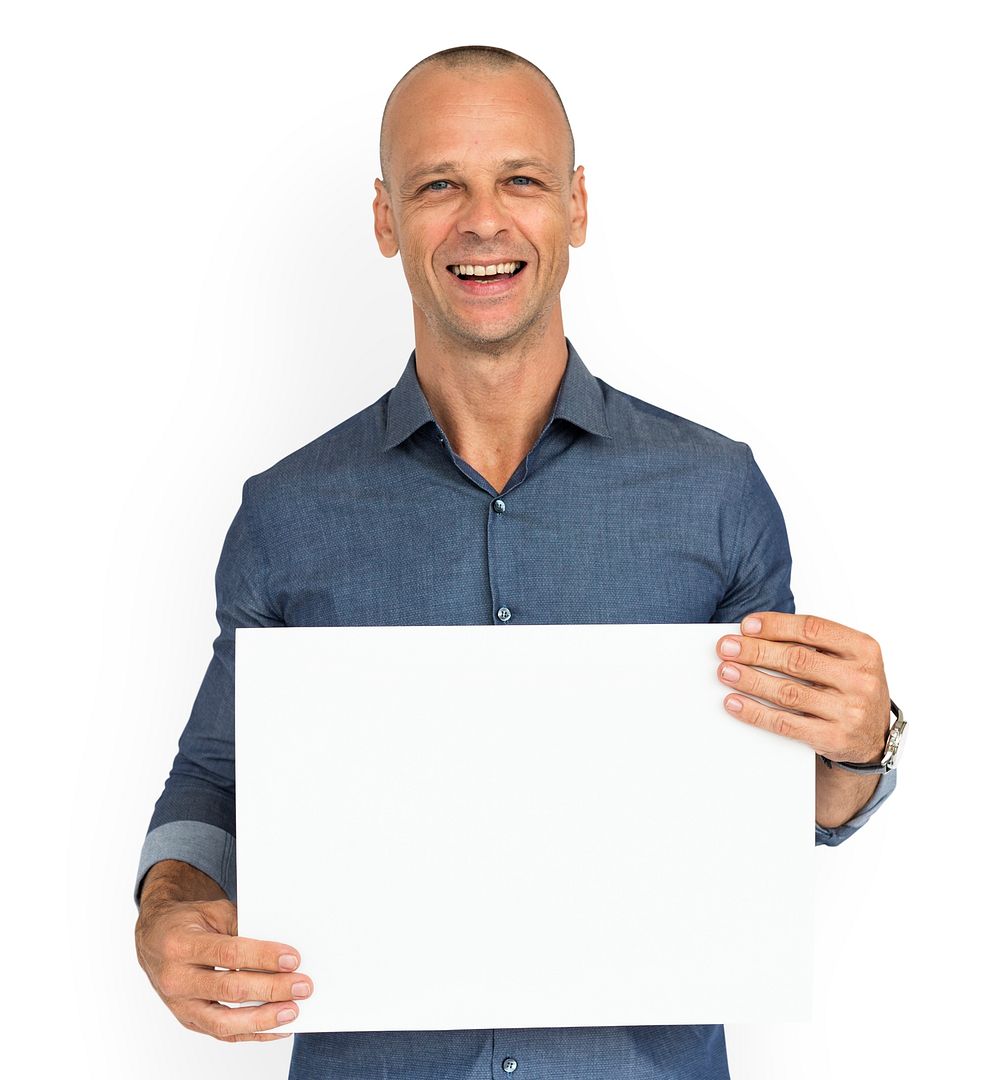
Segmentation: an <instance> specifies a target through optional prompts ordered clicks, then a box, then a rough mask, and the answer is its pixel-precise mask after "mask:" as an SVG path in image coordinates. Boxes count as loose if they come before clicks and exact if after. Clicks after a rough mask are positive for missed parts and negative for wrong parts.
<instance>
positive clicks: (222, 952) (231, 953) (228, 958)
mask: <svg viewBox="0 0 1000 1080" xmlns="http://www.w3.org/2000/svg"><path fill="white" fill-rule="evenodd" d="M216 959H217V961H218V966H219V967H224V968H238V967H239V966H240V963H239V960H240V956H239V946H238V945H237V942H236V938H234V937H222V938H221V939H220V941H219V945H218V949H217V952H216Z"/></svg>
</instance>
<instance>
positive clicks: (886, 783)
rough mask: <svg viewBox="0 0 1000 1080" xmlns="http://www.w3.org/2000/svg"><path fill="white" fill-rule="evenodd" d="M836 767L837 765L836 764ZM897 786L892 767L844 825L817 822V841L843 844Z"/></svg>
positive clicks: (818, 842)
mask: <svg viewBox="0 0 1000 1080" xmlns="http://www.w3.org/2000/svg"><path fill="white" fill-rule="evenodd" d="M834 768H836V765H835V766H834ZM895 787H896V770H895V769H890V771H889V772H887V773H883V774H882V775H881V776H880V777H879V781H878V784H877V785H876V787H875V790H874V791H873V792H872V797H871V798H870V799H869V800H868V802H866V803H865V805H864V806H862V807H861V809H860V810H859V811H858V812H857V813H856V814H855V815H854V817H852V818H851V819H850V821H845V822H844V824H843V825H835V826H834V827H833V828H832V829H827V828H825V827H824V826H823V825H820V824H819V822H817V823H816V843H817V844H825V845H826V846H827V847H836V846H837V844H842V843H843V842H844V841H845V840H846V839H847V838H848V837H849V836H853V835H854V834H855V833H856V832H857V831H858V829H860V828H861V826H862V825H864V823H865V822H866V821H867V820H868V819H869V818H870V817H871V816H872V814H874V813H875V811H876V810H877V809H878V808H879V807H880V806H881V805H882V803H884V802H885V800H886V799H888V798H889V796H890V795H891V794H892V792H893V791H894V790H895Z"/></svg>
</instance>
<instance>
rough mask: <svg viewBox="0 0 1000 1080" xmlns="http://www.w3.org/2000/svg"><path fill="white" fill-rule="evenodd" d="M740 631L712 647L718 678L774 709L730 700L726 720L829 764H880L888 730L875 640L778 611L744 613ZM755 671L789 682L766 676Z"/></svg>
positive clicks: (744, 699) (879, 653)
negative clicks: (801, 745) (798, 745)
mask: <svg viewBox="0 0 1000 1080" xmlns="http://www.w3.org/2000/svg"><path fill="white" fill-rule="evenodd" d="M740 631H741V632H740V634H737V635H726V636H725V637H723V638H720V639H719V641H718V643H717V644H716V651H717V653H718V654H719V656H720V657H721V658H722V663H721V664H719V668H718V676H719V679H720V681H722V682H723V683H725V684H726V685H727V686H730V687H733V688H734V689H737V690H741V691H743V694H753V695H754V696H755V697H759V698H763V699H764V700H765V701H768V702H772V703H773V705H774V706H775V707H771V706H770V705H761V704H760V702H758V701H754V699H753V698H752V697H745V696H743V694H729V695H728V696H727V697H726V699H725V701H724V704H725V706H726V708H727V710H729V712H730V715H732V716H736V717H738V718H739V719H740V720H743V721H745V722H746V723H748V724H753V725H754V726H755V727H762V728H766V729H767V730H768V731H773V732H775V733H777V734H778V735H787V736H788V737H790V738H792V739H800V740H801V741H802V742H805V743H808V744H809V745H810V746H811V747H812V748H813V750H815V751H816V753H818V754H823V755H824V756H825V757H828V758H829V759H830V760H831V761H849V762H852V763H853V764H856V765H861V764H869V763H870V764H875V763H877V762H879V761H881V759H882V754H883V752H884V749H885V740H886V737H887V735H888V731H889V721H890V716H889V687H888V685H887V684H886V681H885V671H884V670H883V667H882V650H881V649H880V648H879V644H878V642H877V641H876V640H875V639H874V638H873V637H870V636H869V635H868V634H863V633H862V632H861V631H860V630H852V629H851V628H850V627H849V626H842V625H841V624H840V623H836V622H833V621H832V620H830V619H821V618H818V617H817V616H816V615H791V614H788V613H786V612H782V611H763V612H755V613H754V614H753V615H747V616H746V618H744V619H743V621H742V622H741V624H740ZM755 666H756V667H764V668H770V669H771V670H773V671H781V672H784V673H785V674H787V675H791V676H792V678H790V679H782V678H778V677H777V676H775V675H765V674H763V673H762V672H760V671H757V670H755ZM730 673H731V677H730ZM796 679H802V680H806V682H805V684H803V683H802V682H796V681H795V680H796Z"/></svg>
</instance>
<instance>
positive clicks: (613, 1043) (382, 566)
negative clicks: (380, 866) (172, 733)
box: [136, 46, 901, 1080]
mask: <svg viewBox="0 0 1000 1080" xmlns="http://www.w3.org/2000/svg"><path fill="white" fill-rule="evenodd" d="M380 150H381V168H382V177H381V179H377V180H376V181H375V192H376V194H375V200H374V204H373V210H374V219H375V234H376V238H377V241H378V244H379V247H380V249H381V251H382V253H383V254H384V255H385V256H387V257H390V258H391V257H394V256H395V255H397V254H399V256H400V258H401V261H402V264H403V271H404V273H405V275H406V280H407V282H408V283H409V287H410V291H411V293H412V296H413V320H414V336H415V348H414V350H413V352H412V353H411V354H410V357H409V359H408V361H407V364H406V366H405V369H404V371H403V374H402V376H401V377H400V379H399V382H398V383H397V384H396V386H395V387H394V388H393V389H392V390H391V391H389V392H388V393H386V394H385V395H383V397H381V398H380V399H379V400H378V401H377V402H375V403H374V404H373V405H372V406H370V407H369V408H367V409H365V410H363V411H362V412H360V413H358V414H357V415H356V416H354V417H351V418H350V419H349V420H347V421H345V422H344V423H342V424H340V425H339V426H337V427H335V428H333V429H332V430H331V431H329V432H327V433H326V434H325V435H322V436H321V437H320V438H318V439H316V440H314V441H313V442H311V443H309V444H308V445H307V446H305V447H303V448H301V449H300V450H298V451H296V452H295V453H293V454H290V455H289V456H288V457H286V458H284V459H283V460H282V461H280V462H278V463H277V464H276V465H274V466H273V467H272V468H271V469H268V470H267V471H265V472H263V473H261V474H259V475H257V476H253V477H251V478H250V479H249V480H248V481H247V482H246V484H245V485H244V489H243V501H242V504H241V506H240V509H239V512H238V513H237V515H236V518H235V519H234V521H233V524H232V526H231V527H230V529H229V532H228V533H227V536H226V540H225V544H224V545H223V551H222V556H221V558H220V561H219V569H218V573H217V577H216V586H217V593H218V607H217V610H218V618H219V626H220V631H221V632H220V634H219V636H218V637H217V638H216V640H215V643H214V654H213V657H212V661H211V663H210V664H209V668H208V671H207V672H206V674H205V679H204V681H203V684H202V687H201V690H200V691H199V694H198V697H197V699H196V701H195V706H194V709H193V711H192V714H191V718H190V720H189V721H188V724H187V726H186V727H185V729H184V733H183V734H182V736H181V741H180V747H179V752H178V755H177V758H176V759H175V762H174V766H173V769H172V770H171V774H170V776H169V778H168V780H167V783H166V786H165V788H164V791H163V794H162V795H161V797H160V799H159V801H158V802H157V805H156V809H155V811H154V814H153V818H152V820H151V822H150V826H149V831H148V833H147V837H146V842H145V844H144V846H143V851H142V856H141V859H140V866H139V872H138V875H137V880H136V899H137V901H138V902H139V903H140V912H139V919H138V921H137V924H136V946H137V951H138V955H139V959H140V962H141V963H142V965H143V967H144V969H145V970H146V972H147V973H148V975H149V977H150V980H151V981H152V983H153V985H154V986H155V988H156V989H157V991H158V992H159V994H160V995H161V997H162V998H163V999H164V1001H165V1002H166V1004H167V1005H168V1007H169V1008H170V1009H171V1010H172V1011H173V1013H174V1014H175V1015H176V1016H177V1018H178V1019H179V1020H180V1021H181V1022H182V1023H183V1024H185V1025H186V1026H188V1027H190V1028H192V1029H194V1030H198V1031H202V1032H205V1033H208V1034H211V1035H214V1036H215V1037H217V1038H220V1039H226V1040H229V1041H238V1040H243V1039H257V1040H268V1039H274V1038H280V1037H282V1036H281V1035H280V1034H279V1033H276V1032H273V1030H272V1029H274V1028H275V1027H278V1026H280V1025H281V1024H282V1023H287V1022H289V1020H290V1019H291V1018H293V1017H294V1016H296V1015H297V1013H298V1009H299V1007H300V1005H299V1003H300V1002H303V1001H305V1005H304V1007H306V1008H308V1001H307V999H308V997H309V995H310V994H311V992H312V989H313V987H312V980H311V979H310V978H309V977H308V976H307V975H305V974H302V973H301V972H300V971H299V965H300V962H301V957H300V956H299V954H298V952H297V950H296V949H294V948H293V947H292V946H290V945H286V944H281V943H277V942H267V941H256V940H250V939H245V938H240V937H237V936H236V908H235V906H234V902H235V899H236V875H235V864H234V856H233V852H234V844H233V838H234V835H235V822H234V799H233V790H234V789H233V782H234V778H233V674H234V672H233V655H234V644H233V642H234V632H235V629H236V627H238V626H336V625H434V624H443V625H463V624H476V623H484V622H485V623H492V624H494V625H496V626H497V628H498V630H497V632H498V633H502V632H503V631H502V629H501V628H502V627H503V626H504V625H505V624H508V623H511V622H513V623H518V622H521V623H655V622H661V623H665V622H676V623H696V622H717V623H732V622H740V623H741V633H739V634H735V635H725V636H723V637H721V638H720V639H719V642H718V646H717V653H718V655H717V657H716V658H714V660H713V658H711V657H706V663H712V662H715V663H716V665H717V673H718V677H719V679H720V682H721V683H722V684H723V685H725V686H726V687H727V691H728V689H729V688H731V689H732V691H733V692H727V693H725V694H724V695H723V696H722V697H721V698H720V702H721V703H724V704H725V707H726V708H728V709H729V710H730V712H731V714H732V715H733V716H734V718H738V719H739V720H740V721H743V722H746V723H750V724H754V725H756V726H759V727H761V728H764V729H767V730H770V731H773V732H778V733H780V734H782V735H784V736H787V737H789V738H794V739H799V740H802V741H804V742H806V743H808V744H809V745H810V746H811V747H812V748H813V749H814V750H815V751H816V755H817V757H816V764H817V768H816V842H817V843H824V844H831V845H832V844H839V843H841V842H842V841H843V840H845V839H846V838H847V837H849V836H850V835H852V834H853V833H854V832H856V831H857V829H859V828H860V827H861V826H862V825H863V824H864V823H865V822H866V821H867V820H868V818H869V817H870V816H871V814H872V813H873V812H874V811H875V809H876V808H877V807H878V806H879V805H881V803H882V802H883V800H884V799H885V798H886V797H887V796H888V794H889V793H890V792H891V791H892V788H893V786H894V782H895V776H896V774H895V772H894V771H892V766H893V765H894V763H895V760H894V754H895V751H896V740H897V737H898V734H899V733H900V732H901V721H900V720H898V719H897V721H896V723H893V722H892V714H893V713H894V712H895V711H896V710H895V706H894V704H893V703H891V702H890V699H889V691H888V687H887V685H886V680H885V674H884V671H883V667H882V660H881V654H880V650H879V646H878V644H877V643H876V642H875V641H874V640H873V639H872V638H871V637H870V636H868V635H867V634H864V633H862V632H860V631H858V630H854V629H851V628H850V627H847V626H843V625H840V624H838V623H835V622H832V621H830V620H827V619H822V618H818V617H816V616H812V615H810V616H803V615H796V614H794V601H793V597H792V592H791V588H790V584H789V582H790V574H791V556H790V554H789V550H788V541H787V537H786V533H785V526H784V521H783V518H782V515H781V511H780V509H779V507H778V504H777V502H776V501H775V499H774V496H773V494H772V493H771V490H770V488H769V487H768V485H767V483H766V481H765V480H764V477H763V476H762V474H761V472H760V470H759V468H758V467H757V464H756V462H755V460H754V458H753V454H752V453H751V451H750V448H749V447H748V446H747V445H746V444H745V443H740V442H736V441H733V440H731V439H728V438H726V437H725V436H723V435H720V434H718V433H717V432H715V431H712V430H711V429H709V428H706V427H703V426H701V425H699V424H696V423H693V422H692V421H689V420H686V419H683V418H682V417H679V416H676V415H674V414H672V413H669V412H666V411H664V410H662V409H660V408H657V407H655V406H653V405H649V404H647V403H645V402H643V401H640V400H638V399H637V398H634V397H631V396H630V395H628V394H624V393H622V392H621V391H619V390H616V389H614V388H613V387H611V386H609V385H608V384H607V383H605V382H604V381H603V380H601V379H598V378H595V377H594V376H593V375H591V374H590V372H589V370H588V369H587V367H586V366H585V365H584V363H583V360H582V359H581V357H580V355H579V354H578V353H577V351H576V349H575V348H574V347H573V345H572V344H571V343H570V341H569V340H568V338H567V337H566V336H565V333H564V329H563V321H562V310H561V306H560V298H559V297H560V290H561V288H562V285H563V282H564V280H565V278H566V274H567V271H568V268H569V248H570V247H578V246H579V245H581V244H582V243H583V242H584V239H585V237H586V230H587V192H586V186H585V183H584V173H583V167H582V166H576V164H575V149H574V144H573V136H572V132H571V129H570V126H569V121H568V119H567V117H566V113H565V111H564V109H563V106H562V102H561V100H560V98H559V95H558V94H557V93H556V91H555V88H554V87H553V86H552V84H551V83H550V82H549V81H548V79H547V78H546V77H545V75H544V74H542V72H541V71H539V70H538V69H537V68H536V67H534V65H532V64H530V63H529V62H528V61H526V60H524V59H523V58H521V57H519V56H516V55H515V54H513V53H509V52H506V51H504V50H501V49H494V48H489V47H485V46H467V47H462V48H457V49H449V50H445V51H444V52H441V53H436V54H435V55H434V56H431V57H428V58H426V59H425V60H423V61H421V62H420V63H419V64H417V65H416V66H415V67H414V68H412V69H411V70H410V71H408V72H407V73H406V75H404V77H403V78H402V79H401V80H400V82H399V83H398V84H397V85H396V87H395V89H394V90H393V92H392V94H391V95H390V98H389V101H388V102H387V104H386V109H385V113H384V116H383V125H382V137H381V147H380ZM757 667H766V668H769V669H772V670H775V671H781V672H785V673H787V674H789V675H793V676H795V677H796V678H795V679H779V678H776V677H774V676H769V675H766V674H763V673H761V672H759V671H757V670H756V668H757ZM799 680H802V681H799ZM748 695H750V696H748ZM755 698H761V699H763V700H764V701H765V702H767V703H768V704H762V703H761V702H759V701H757V700H755ZM720 707H721V705H720ZM734 722H735V721H734ZM741 827H746V825H745V823H744V824H743V825H741ZM275 872H276V873H280V868H276V871H275ZM294 903H295V899H294V897H289V905H290V906H294ZM307 959H308V958H307ZM307 966H308V965H307ZM216 968H224V969H226V970H224V971H217V970H216ZM248 1001H261V1002H263V1004H260V1005H254V1006H248V1007H245V1008H243V1009H240V1010H230V1009H227V1008H226V1007H225V1006H223V1005H221V1004H220V1002H248ZM515 1070H516V1071H517V1073H518V1075H519V1076H524V1077H527V1078H532V1080H556V1078H560V1080H579V1078H580V1077H584V1076H600V1077H602V1080H619V1078H621V1080H624V1078H630V1080H633V1078H635V1080H644V1078H649V1080H652V1078H676V1080H703V1078H704V1080H707V1078H713V1080H714V1078H720V1077H727V1076H728V1075H729V1073H728V1067H727V1064H726V1050H725V1039H724V1034H723V1029H722V1027H721V1026H719V1025H698V1026H682V1027H678V1026H673V1027H670V1026H662V1027H632V1028H629V1027H607V1028H554V1029H545V1028H536V1029H516V1030H511V1029H493V1030H472V1031H467V1030H462V1031H391V1032H346V1033H343V1032H340V1033H330V1034H309V1035H298V1036H296V1039H295V1045H294V1050H293V1054H292V1067H291V1074H290V1075H291V1076H292V1077H294V1078H296V1080H319V1078H320V1077H324V1078H326V1077H329V1078H331V1080H332V1078H338V1077H343V1078H345V1080H347V1078H350V1080H367V1078H372V1080H374V1078H379V1080H389V1078H391V1080H418V1078H427V1080H487V1078H496V1077H499V1076H500V1075H501V1074H507V1075H509V1074H511V1073H513V1072H515Z"/></svg>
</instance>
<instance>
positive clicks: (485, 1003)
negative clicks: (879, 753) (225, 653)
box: [236, 624, 815, 1031]
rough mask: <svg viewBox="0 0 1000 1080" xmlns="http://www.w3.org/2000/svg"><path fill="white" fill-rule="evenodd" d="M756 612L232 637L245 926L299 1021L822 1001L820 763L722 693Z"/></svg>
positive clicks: (746, 1014) (588, 1016)
mask: <svg viewBox="0 0 1000 1080" xmlns="http://www.w3.org/2000/svg"><path fill="white" fill-rule="evenodd" d="M729 631H736V632H738V627H736V626H724V625H718V624H714V625H712V624H710V625H676V624H674V625H670V624H664V625H614V626H605V625H586V626H510V625H508V626H455V627H437V626H435V627H428V626H408V627H279V628H260V629H258V628H240V629H238V630H237V631H236V795H237V800H236V807H237V869H238V881H239V896H238V904H239V931H240V934H241V935H243V936H246V937H254V938H264V939H267V940H275V941H282V942H286V943H288V944H290V945H293V946H294V947H295V948H297V949H299V950H300V952H301V955H302V965H301V970H302V971H304V972H306V973H308V974H309V975H310V976H311V977H312V978H313V980H314V983H315V992H314V994H313V996H312V997H311V998H309V999H308V1000H306V1001H303V1002H302V1003H301V1007H300V1015H299V1018H298V1020H297V1021H295V1022H294V1023H293V1024H290V1025H286V1026H283V1027H282V1030H283V1031H399V1030H432V1029H457V1028H491V1027H576V1026H605V1025H609V1026H617V1025H643V1024H688V1023H724V1022H743V1023H749V1022H764V1021H766V1022H770V1021H783V1020H802V1019H807V1018H808V1017H809V1012H810V995H811V983H812V972H811V966H812V931H813V926H812V911H813V864H812V858H811V852H812V849H813V846H814V830H813V821H814V814H815V806H814V798H815V788H814V783H815V779H814V756H813V752H812V751H811V750H810V749H809V748H808V747H807V746H806V745H805V744H803V743H800V742H797V741H794V740H792V739H788V738H783V737H781V736H778V735H773V734H771V733H770V732H766V731H762V730H759V729H757V728H753V727H751V726H750V725H747V724H744V723H742V722H740V721H739V720H736V719H735V718H733V717H732V716H730V715H729V714H728V713H727V712H726V711H725V709H724V708H723V707H722V699H723V697H724V696H725V694H726V692H727V690H726V687H725V686H724V685H723V684H722V683H720V682H719V681H718V679H717V677H716V668H717V666H718V663H719V661H718V657H717V656H716V653H715V643H716V641H717V640H718V638H719V637H720V636H721V635H722V634H724V633H726V632H729Z"/></svg>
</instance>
